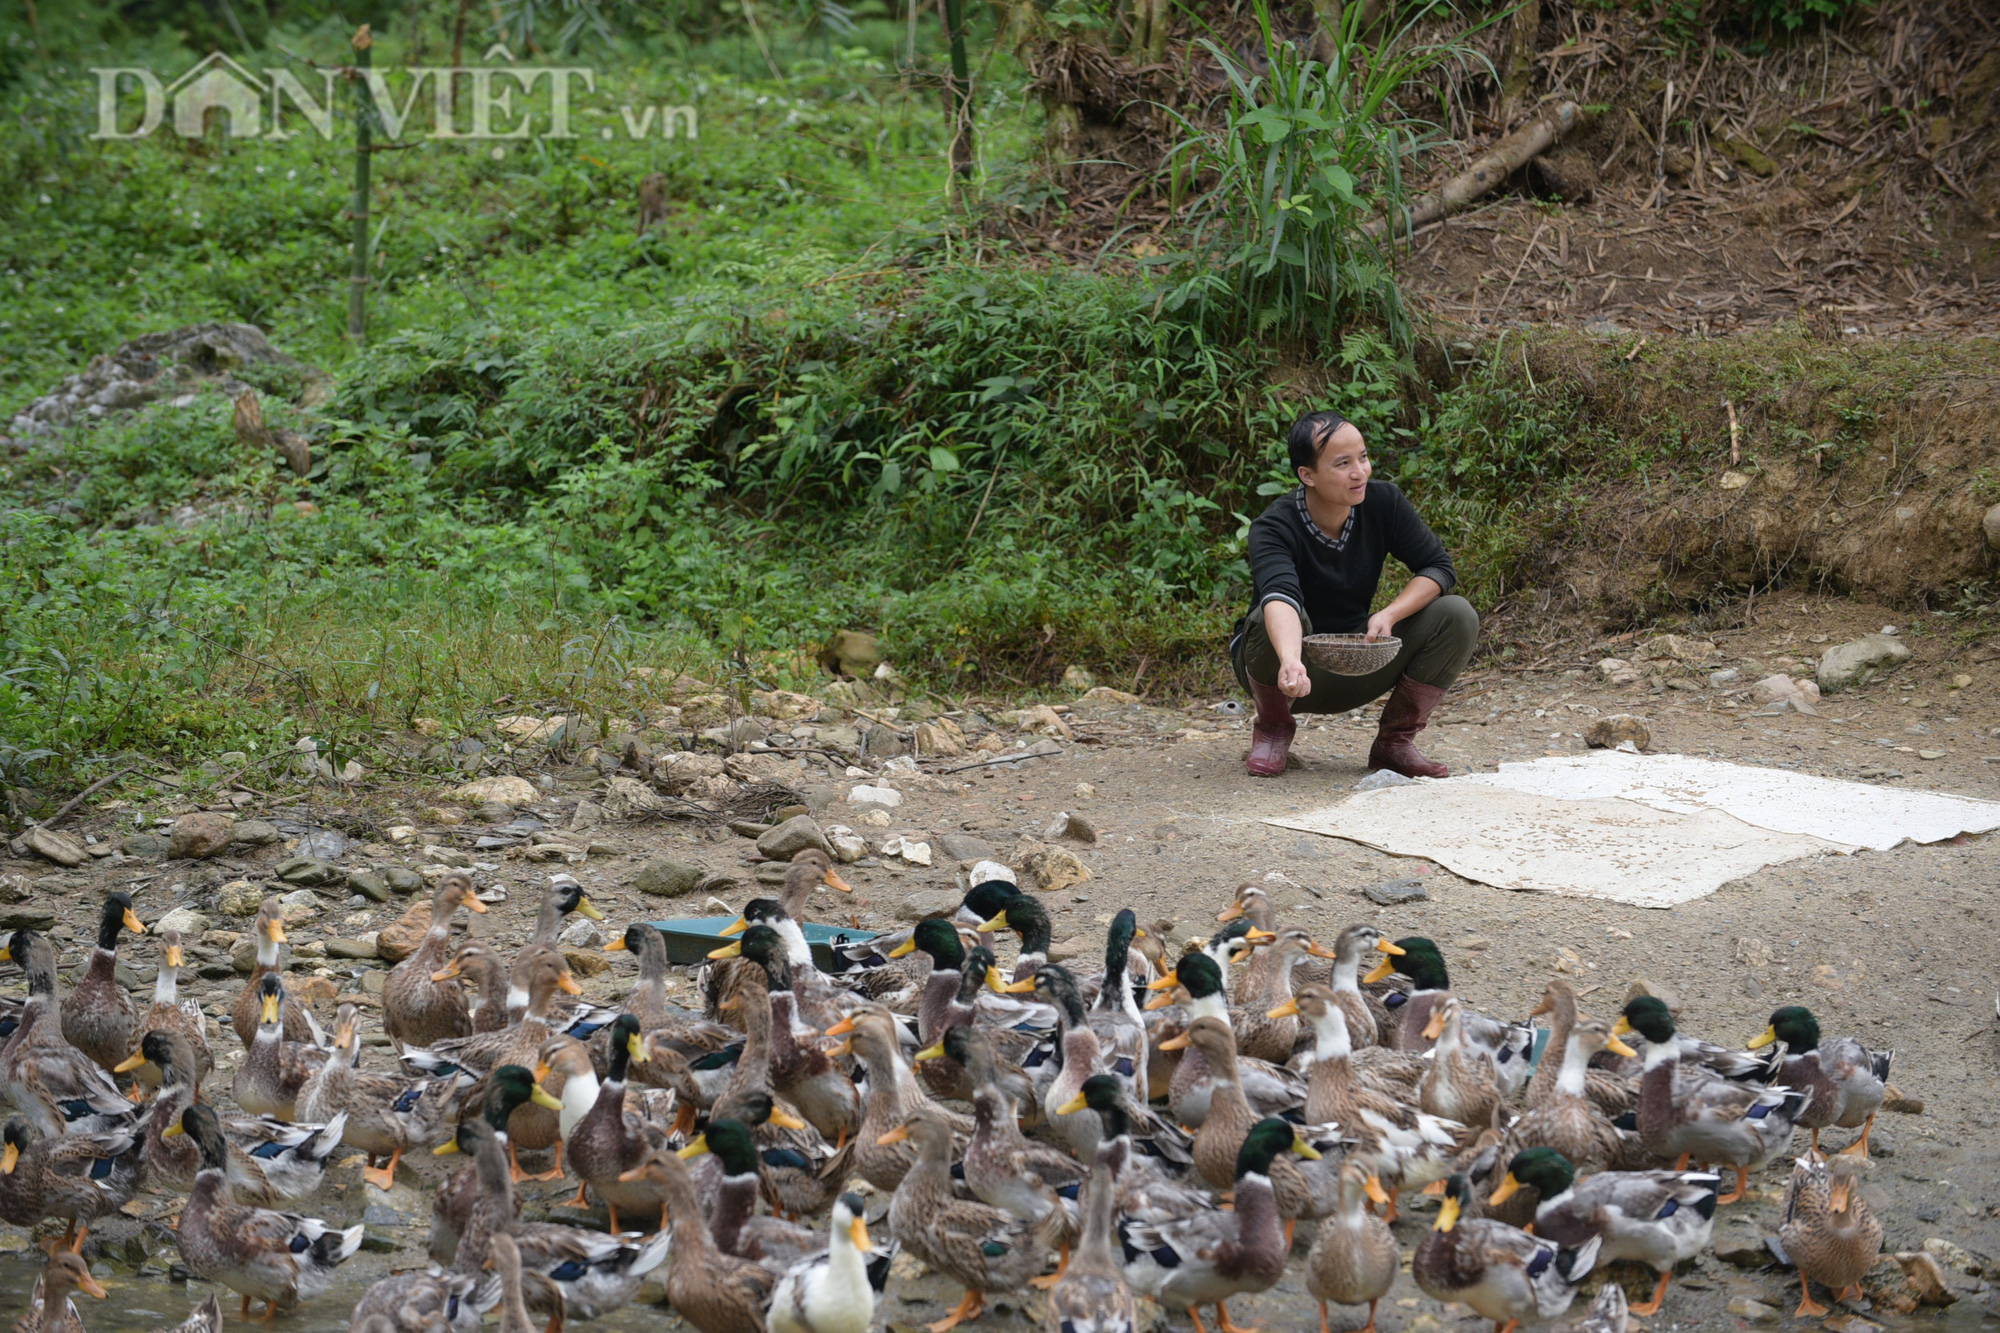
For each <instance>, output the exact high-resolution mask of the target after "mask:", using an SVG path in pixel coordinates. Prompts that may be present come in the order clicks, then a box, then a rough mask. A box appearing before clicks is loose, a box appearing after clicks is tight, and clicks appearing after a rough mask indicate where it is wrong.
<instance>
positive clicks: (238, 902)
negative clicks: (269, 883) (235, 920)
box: [215, 879, 264, 916]
mask: <svg viewBox="0 0 2000 1333" xmlns="http://www.w3.org/2000/svg"><path fill="white" fill-rule="evenodd" d="M263 902H264V886H263V885H262V884H253V883H251V882H250V881H249V880H247V879H236V880H231V881H230V882H229V883H227V884H225V885H223V886H222V887H221V888H220V889H217V890H216V891H215V910H216V911H218V912H220V913H222V914H223V915H224V916H255V915H257V909H258V907H260V906H262V905H263Z"/></svg>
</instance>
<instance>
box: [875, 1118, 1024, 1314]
mask: <svg viewBox="0 0 2000 1333" xmlns="http://www.w3.org/2000/svg"><path fill="white" fill-rule="evenodd" d="M882 1138H883V1139H884V1140H886V1141H887V1143H888V1144H891V1145H893V1144H896V1143H901V1142H905V1141H907V1142H910V1143H913V1144H914V1145H915V1146H916V1152H917V1158H916V1161H915V1162H914V1163H913V1164H912V1165H911V1167H910V1169H909V1171H908V1173H907V1174H905V1175H904V1177H903V1179H902V1180H901V1181H900V1182H899V1183H898V1184H897V1186H896V1195H895V1197H894V1198H893V1199H892V1200H890V1203H889V1227H890V1230H891V1231H892V1232H894V1234H895V1237H896V1241H897V1243H898V1244H899V1245H901V1246H902V1247H903V1248H904V1249H905V1250H907V1251H909V1252H910V1253H911V1254H914V1255H915V1256H916V1257H917V1258H919V1259H921V1260H923V1261H924V1262H925V1263H927V1264H929V1265H930V1266H931V1267H932V1268H934V1269H937V1270H938V1271H939V1272H941V1273H943V1274H944V1275H945V1276H946V1277H949V1278H951V1279H952V1280H953V1281H955V1282H958V1283H960V1284H961V1285H962V1286H964V1288H965V1299H963V1300H962V1301H960V1302H959V1303H958V1307H957V1308H956V1309H954V1310H953V1311H952V1312H951V1313H950V1314H949V1315H947V1316H946V1317H945V1318H943V1319H941V1320H939V1321H937V1322H936V1323H934V1324H931V1325H930V1329H931V1333H945V1331H946V1330H948V1329H952V1328H956V1327H957V1326H958V1325H959V1324H961V1323H964V1322H965V1321H966V1320H968V1319H976V1318H978V1317H979V1313H980V1310H981V1309H982V1308H983V1307H984V1305H985V1299H986V1293H987V1292H989V1291H1010V1290H1015V1289H1018V1288H1020V1287H1022V1286H1024V1285H1026V1283H1027V1282H1028V1280H1029V1279H1030V1278H1033V1277H1034V1276H1036V1275H1037V1274H1039V1273H1040V1272H1041V1271H1042V1268H1043V1266H1044V1265H1045V1264H1046V1262H1047V1260H1048V1253H1049V1251H1050V1250H1051V1249H1053V1248H1054V1246H1055V1239H1056V1236H1057V1234H1058V1233H1059V1232H1060V1230H1061V1228H1062V1225H1063V1223H1062V1220H1061V1219H1062V1211H1061V1210H1060V1209H1057V1210H1055V1211H1054V1212H1052V1213H1050V1214H1049V1215H1047V1216H1045V1217H1043V1218H1042V1219H1041V1220H1040V1221H1038V1222H1024V1221H1022V1220H1021V1219H1020V1218H1017V1217H1014V1216H1012V1215H1010V1214H1008V1213H1004V1212H1002V1211H1001V1210H1000V1209H998V1208H994V1207H992V1206H991V1205H989V1204H984V1203H979V1202H976V1201H974V1200H969V1199H961V1198H959V1197H958V1192H957V1190H956V1189H955V1188H954V1186H953V1183H952V1178H951V1162H952V1129H951V1125H950V1124H949V1123H948V1122H947V1121H946V1120H945V1119H944V1117H943V1116H942V1115H940V1114H939V1113H938V1112H937V1111H935V1110H934V1109H931V1108H928V1107H926V1108H923V1109H920V1110H918V1111H917V1112H916V1113H915V1114H913V1115H911V1116H910V1117H908V1118H907V1119H906V1120H904V1122H903V1123H902V1124H901V1125H898V1126H897V1127H896V1128H894V1129H892V1130H890V1131H889V1132H888V1133H886V1134H884V1135H883V1136H882Z"/></svg>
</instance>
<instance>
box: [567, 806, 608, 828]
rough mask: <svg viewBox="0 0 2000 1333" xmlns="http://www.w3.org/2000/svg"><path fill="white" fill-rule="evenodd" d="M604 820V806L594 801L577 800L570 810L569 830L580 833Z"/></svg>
mask: <svg viewBox="0 0 2000 1333" xmlns="http://www.w3.org/2000/svg"><path fill="white" fill-rule="evenodd" d="M603 822H604V807H603V806H601V805H599V804H598V803H597V802H595V801H578V802H577V803H576V809H574V810H572V811H571V812H570V816H569V831H570V832H571V833H582V832H585V831H587V830H589V829H594V828H596V827H597V826H598V825H599V824H602V823H603Z"/></svg>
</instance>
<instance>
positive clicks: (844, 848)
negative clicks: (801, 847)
mask: <svg viewBox="0 0 2000 1333" xmlns="http://www.w3.org/2000/svg"><path fill="white" fill-rule="evenodd" d="M826 842H827V845H828V846H829V847H831V848H833V859H834V860H836V861H838V862H840V863H841V864H842V865H852V864H853V863H854V862H856V861H859V860H860V859H861V858H862V857H864V856H866V855H868V842H867V840H866V839H864V838H863V837H862V836H861V835H860V834H858V833H856V832H855V831H854V830H853V829H851V828H849V827H847V826H846V825H845V824H829V825H828V826H827V828H826Z"/></svg>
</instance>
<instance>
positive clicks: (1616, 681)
mask: <svg viewBox="0 0 2000 1333" xmlns="http://www.w3.org/2000/svg"><path fill="white" fill-rule="evenodd" d="M1597 674H1598V677H1599V679H1601V680H1603V682H1604V683H1605V684H1606V685H1636V684H1638V683H1639V680H1640V675H1641V673H1640V671H1639V668H1638V667H1635V666H1633V665H1632V664H1631V663H1630V662H1628V661H1626V660H1625V659H1624V658H1622V657H1607V658H1605V659H1604V660H1602V661H1601V662H1599V663H1598V664H1597Z"/></svg>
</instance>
